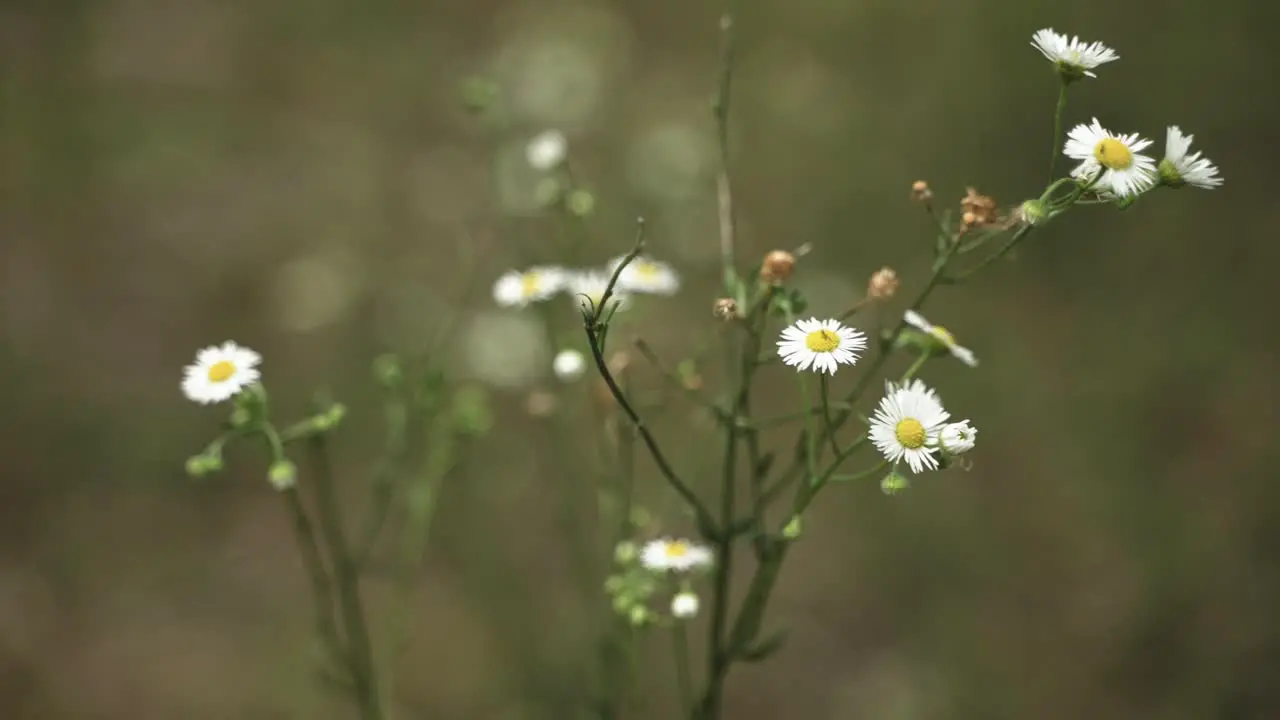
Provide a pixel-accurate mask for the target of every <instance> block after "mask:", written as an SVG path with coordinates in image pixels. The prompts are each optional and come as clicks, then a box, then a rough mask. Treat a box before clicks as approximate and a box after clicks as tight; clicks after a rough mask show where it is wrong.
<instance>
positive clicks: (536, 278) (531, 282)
mask: <svg viewBox="0 0 1280 720" xmlns="http://www.w3.org/2000/svg"><path fill="white" fill-rule="evenodd" d="M541 285H542V276H540V275H538V273H525V274H524V275H522V276H521V277H520V292H522V293H524V294H525V296H526V297H527V296H529V295H533V294H535V293H537V292H538V287H539V286H541Z"/></svg>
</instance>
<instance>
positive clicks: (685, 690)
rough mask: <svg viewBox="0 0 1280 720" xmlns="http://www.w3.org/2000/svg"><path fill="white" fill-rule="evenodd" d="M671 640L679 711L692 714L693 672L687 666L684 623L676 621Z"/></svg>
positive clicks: (687, 656)
mask: <svg viewBox="0 0 1280 720" xmlns="http://www.w3.org/2000/svg"><path fill="white" fill-rule="evenodd" d="M671 640H672V643H673V645H674V647H673V648H672V650H673V651H674V654H675V665H676V685H677V688H678V690H679V693H680V709H681V711H682V712H683V713H684V714H685V715H688V714H689V713H692V712H693V708H694V705H693V702H694V699H693V671H692V670H691V669H690V666H689V636H688V634H687V633H686V632H685V627H684V622H682V621H680V620H676V621H675V624H674V625H673V626H672V628H671Z"/></svg>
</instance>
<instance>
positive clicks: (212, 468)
mask: <svg viewBox="0 0 1280 720" xmlns="http://www.w3.org/2000/svg"><path fill="white" fill-rule="evenodd" d="M221 469H222V457H221V456H220V455H219V454H217V453H214V452H205V453H201V454H199V455H192V456H191V457H189V458H187V474H188V475H190V476H191V477H204V476H205V475H209V474H211V473H215V472H218V471H219V470H221Z"/></svg>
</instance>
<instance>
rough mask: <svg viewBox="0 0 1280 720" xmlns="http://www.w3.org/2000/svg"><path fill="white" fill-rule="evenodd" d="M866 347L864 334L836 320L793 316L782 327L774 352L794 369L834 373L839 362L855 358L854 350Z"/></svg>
mask: <svg viewBox="0 0 1280 720" xmlns="http://www.w3.org/2000/svg"><path fill="white" fill-rule="evenodd" d="M866 347H867V336H866V335H864V334H863V333H862V332H860V331H858V330H855V329H853V328H851V327H847V326H845V325H843V324H841V323H840V321H839V320H818V319H817V318H809V319H808V320H797V321H796V322H795V323H794V324H792V325H790V326H788V327H786V328H783V330H782V339H781V340H779V341H778V355H779V356H780V357H781V358H782V361H783V362H785V363H786V364H788V365H791V366H793V367H795V368H796V370H797V371H804V370H809V369H811V368H812V369H813V371H814V372H825V373H828V374H831V375H834V374H835V373H836V368H838V367H839V366H840V365H853V364H854V363H856V362H858V353H860V352H862V350H864V349H865V348H866Z"/></svg>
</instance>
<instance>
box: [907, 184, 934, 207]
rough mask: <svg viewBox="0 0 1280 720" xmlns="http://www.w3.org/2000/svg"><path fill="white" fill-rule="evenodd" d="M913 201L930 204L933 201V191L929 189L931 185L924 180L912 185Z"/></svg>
mask: <svg viewBox="0 0 1280 720" xmlns="http://www.w3.org/2000/svg"><path fill="white" fill-rule="evenodd" d="M911 199H912V200H915V201H916V202H929V201H930V200H932V199H933V191H932V190H930V189H929V183H927V182H925V181H923V180H917V181H915V182H913V183H911Z"/></svg>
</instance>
